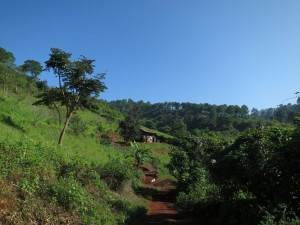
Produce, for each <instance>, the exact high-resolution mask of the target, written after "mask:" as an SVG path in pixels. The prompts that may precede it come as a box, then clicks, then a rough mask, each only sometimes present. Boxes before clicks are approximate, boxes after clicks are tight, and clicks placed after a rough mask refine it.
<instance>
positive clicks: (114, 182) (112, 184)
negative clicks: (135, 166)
mask: <svg viewBox="0 0 300 225" xmlns="http://www.w3.org/2000/svg"><path fill="white" fill-rule="evenodd" d="M100 173H101V178H102V179H103V180H104V181H105V182H106V183H107V185H108V187H109V188H110V189H111V190H117V189H118V188H119V187H120V186H121V185H122V184H123V183H124V182H125V181H126V180H129V179H131V178H132V176H133V171H132V168H131V167H128V165H127V164H125V163H124V162H122V161H120V159H112V160H110V161H109V162H107V163H106V164H105V165H104V166H103V168H102V169H101V172H100Z"/></svg>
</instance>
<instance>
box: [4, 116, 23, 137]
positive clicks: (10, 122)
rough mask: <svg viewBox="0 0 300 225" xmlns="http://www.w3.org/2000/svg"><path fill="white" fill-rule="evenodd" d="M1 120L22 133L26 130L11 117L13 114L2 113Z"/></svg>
mask: <svg viewBox="0 0 300 225" xmlns="http://www.w3.org/2000/svg"><path fill="white" fill-rule="evenodd" d="M0 120H1V121H2V122H3V123H5V124H6V125H7V126H10V127H13V128H15V129H17V130H19V131H21V132H22V133H24V132H25V130H24V128H23V127H21V126H20V125H18V124H16V123H15V122H14V121H13V119H12V118H11V116H7V115H1V116H0Z"/></svg>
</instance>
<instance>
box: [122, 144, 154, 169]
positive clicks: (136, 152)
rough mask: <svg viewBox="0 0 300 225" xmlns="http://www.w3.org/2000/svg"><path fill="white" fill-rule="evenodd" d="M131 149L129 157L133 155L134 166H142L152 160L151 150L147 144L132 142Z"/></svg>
mask: <svg viewBox="0 0 300 225" xmlns="http://www.w3.org/2000/svg"><path fill="white" fill-rule="evenodd" d="M130 145H131V151H130V152H129V155H128V156H127V157H131V158H133V160H134V166H135V167H136V168H140V166H141V165H142V164H144V163H146V162H151V160H153V158H152V157H151V154H150V153H151V152H150V150H149V149H147V148H145V146H142V145H139V144H138V143H136V142H130Z"/></svg>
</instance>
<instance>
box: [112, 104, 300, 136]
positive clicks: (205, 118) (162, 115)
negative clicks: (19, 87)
mask: <svg viewBox="0 0 300 225" xmlns="http://www.w3.org/2000/svg"><path fill="white" fill-rule="evenodd" d="M109 105H111V106H112V107H113V108H115V109H117V110H119V111H121V112H123V113H126V112H130V111H132V110H134V111H138V112H139V115H140V119H141V121H142V123H143V125H145V126H146V127H148V128H152V129H157V130H160V131H163V132H167V133H170V134H173V135H175V136H177V134H179V133H180V135H182V134H183V133H182V132H185V131H189V132H192V131H196V130H198V129H199V130H211V131H225V130H233V129H235V130H238V131H243V130H245V129H247V128H251V127H255V126H258V125H261V124H262V123H266V122H267V123H270V121H274V122H276V121H278V122H284V123H290V122H293V119H294V118H295V116H297V115H299V114H300V105H299V104H297V105H292V104H289V105H280V106H279V107H278V108H275V109H273V108H270V109H266V110H261V111H258V110H257V109H255V108H253V109H252V110H251V111H250V110H249V109H248V107H247V106H246V105H242V106H241V107H240V106H238V105H225V104H224V105H211V104H208V103H204V104H194V103H188V102H186V103H179V102H164V103H155V104H151V103H150V102H143V101H138V102H134V101H133V100H131V99H128V100H116V101H111V102H109Z"/></svg>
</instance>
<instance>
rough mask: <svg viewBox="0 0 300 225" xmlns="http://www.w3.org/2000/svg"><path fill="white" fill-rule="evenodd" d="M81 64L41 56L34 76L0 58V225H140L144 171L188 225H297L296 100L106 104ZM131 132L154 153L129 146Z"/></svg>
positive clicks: (87, 64) (10, 58)
mask: <svg viewBox="0 0 300 225" xmlns="http://www.w3.org/2000/svg"><path fill="white" fill-rule="evenodd" d="M93 63H94V61H93V60H90V59H88V58H86V57H80V58H79V59H78V60H72V58H71V54H70V53H66V52H64V51H62V50H60V49H57V48H53V49H50V54H49V60H47V61H46V62H45V65H42V64H41V63H40V62H38V61H36V60H32V59H30V60H26V61H25V62H24V64H23V65H15V57H14V55H13V53H11V52H9V51H8V50H6V49H4V48H0V93H1V97H0V223H1V224H18V225H19V224H108V225H109V224H132V225H134V224H146V223H144V222H143V221H145V218H147V210H148V207H149V201H151V193H155V192H157V191H159V190H158V188H153V187H145V186H144V185H143V184H142V183H141V180H142V177H143V174H142V173H141V170H140V166H141V165H142V164H144V163H148V164H151V165H152V166H154V167H156V168H157V169H158V170H159V171H160V173H159V177H158V178H159V179H161V178H168V179H172V180H174V182H175V183H176V187H177V189H176V192H175V205H176V208H177V210H178V212H180V213H182V214H185V215H190V216H191V217H193V218H196V219H197V221H198V222H199V224H216V225H219V224H220V225H221V224H229V225H231V224H232V225H235V224H236V225H238V224H246V225H247V224H249V225H253V224H259V225H271V224H282V225H296V224H300V99H299V98H298V100H297V104H287V105H283V104H280V105H278V106H277V107H276V108H269V109H262V110H257V109H255V108H253V109H249V108H248V107H247V106H246V105H242V106H238V105H225V104H224V105H212V104H208V103H202V104H195V103H188V102H185V103H179V102H164V103H153V104H152V103H149V102H143V101H138V102H134V101H133V100H131V99H128V100H115V101H110V102H108V101H104V100H101V99H100V98H99V94H100V93H101V92H103V91H104V90H105V89H106V88H109V87H106V86H105V83H104V81H103V79H104V76H105V75H106V74H104V73H100V75H101V76H94V64H93ZM44 69H47V70H49V71H50V72H51V73H53V76H54V77H56V78H57V79H58V86H56V87H50V86H48V85H47V82H46V81H42V80H40V78H39V75H40V74H41V73H42V71H43V70H44ZM100 97H101V95H100ZM141 127H143V128H147V129H149V130H152V131H153V132H156V133H157V134H159V135H158V136H159V137H160V138H161V142H162V143H157V144H154V143H153V144H149V143H137V142H135V141H137V136H138V135H139V132H140V131H139V130H140V128H141ZM149 195H150V197H149ZM152 197H153V196H152ZM146 221H147V220H146ZM147 224H151V223H147ZM152 224H153V223H152Z"/></svg>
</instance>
